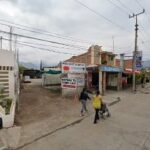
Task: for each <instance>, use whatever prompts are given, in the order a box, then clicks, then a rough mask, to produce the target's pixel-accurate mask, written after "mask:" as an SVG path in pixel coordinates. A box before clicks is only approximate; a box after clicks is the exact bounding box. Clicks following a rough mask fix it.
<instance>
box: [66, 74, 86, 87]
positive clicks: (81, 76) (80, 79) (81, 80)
mask: <svg viewBox="0 0 150 150" xmlns="http://www.w3.org/2000/svg"><path fill="white" fill-rule="evenodd" d="M68 78H74V79H76V80H77V86H85V74H83V73H71V74H70V73H68Z"/></svg>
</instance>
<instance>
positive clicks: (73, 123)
mask: <svg viewBox="0 0 150 150" xmlns="http://www.w3.org/2000/svg"><path fill="white" fill-rule="evenodd" d="M120 101H121V98H120V97H117V100H115V101H113V102H111V103H109V104H108V106H112V105H114V104H116V103H118V102H120ZM87 117H88V116H85V117H83V118H80V119H76V120H75V121H73V122H71V123H69V124H66V125H64V126H62V127H59V128H57V129H55V130H53V131H50V132H48V133H46V134H44V135H42V136H40V137H37V138H35V139H33V140H32V141H30V142H28V143H25V144H23V145H21V146H19V147H17V148H15V149H13V150H20V149H22V148H23V147H26V146H28V145H31V144H33V143H34V142H37V141H39V140H40V139H42V138H45V137H47V136H49V135H52V134H54V133H56V132H57V131H60V130H62V129H65V128H67V127H70V126H73V125H75V124H78V123H80V122H81V121H82V120H84V119H85V118H87Z"/></svg>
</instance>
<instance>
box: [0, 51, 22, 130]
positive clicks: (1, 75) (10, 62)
mask: <svg viewBox="0 0 150 150" xmlns="http://www.w3.org/2000/svg"><path fill="white" fill-rule="evenodd" d="M3 79H4V80H3ZM18 82H19V79H18V65H17V59H16V57H15V53H14V52H13V51H7V50H0V84H2V85H4V86H5V88H7V90H8V93H7V96H6V98H7V97H8V98H11V99H13V102H12V106H11V109H10V114H8V115H6V114H5V110H4V109H3V108H2V107H1V106H0V116H1V117H2V119H3V126H4V127H11V126H13V124H14V116H15V107H16V95H17V94H18V91H19V87H18Z"/></svg>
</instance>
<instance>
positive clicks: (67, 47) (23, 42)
mask: <svg viewBox="0 0 150 150" xmlns="http://www.w3.org/2000/svg"><path fill="white" fill-rule="evenodd" d="M4 39H5V40H7V39H6V38H4ZM12 41H13V42H15V41H14V40H12ZM17 42H19V43H23V44H32V45H39V46H50V47H54V48H59V49H67V50H75V51H83V50H85V49H70V48H69V47H59V46H54V45H47V44H40V43H33V42H25V41H18V40H17Z"/></svg>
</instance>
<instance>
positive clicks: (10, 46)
mask: <svg viewBox="0 0 150 150" xmlns="http://www.w3.org/2000/svg"><path fill="white" fill-rule="evenodd" d="M12 31H13V28H12V26H10V37H9V40H10V43H9V50H10V51H12Z"/></svg>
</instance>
